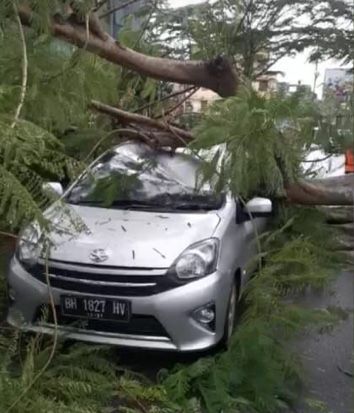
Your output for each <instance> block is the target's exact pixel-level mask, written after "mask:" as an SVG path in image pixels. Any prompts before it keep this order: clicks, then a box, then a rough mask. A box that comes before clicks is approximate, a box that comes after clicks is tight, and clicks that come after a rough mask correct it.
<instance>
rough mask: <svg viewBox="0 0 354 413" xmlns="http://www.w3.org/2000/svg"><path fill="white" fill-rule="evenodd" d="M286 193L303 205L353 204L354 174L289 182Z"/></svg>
mask: <svg viewBox="0 0 354 413" xmlns="http://www.w3.org/2000/svg"><path fill="white" fill-rule="evenodd" d="M286 194H287V199H288V200H289V202H291V203H295V204H301V205H353V203H354V174H352V175H346V176H336V177H333V178H327V179H319V180H313V181H301V182H299V183H295V184H289V185H288V186H287V187H286Z"/></svg>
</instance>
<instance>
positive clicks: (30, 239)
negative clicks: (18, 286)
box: [17, 224, 41, 266]
mask: <svg viewBox="0 0 354 413" xmlns="http://www.w3.org/2000/svg"><path fill="white" fill-rule="evenodd" d="M40 253H41V244H40V229H39V227H38V226H37V225H34V224H32V225H30V226H28V227H26V228H25V229H24V230H23V231H22V232H21V234H20V236H19V241H18V244H17V257H18V259H19V260H20V262H21V263H23V264H24V265H26V266H31V265H34V264H35V263H36V262H37V260H38V258H39V256H40Z"/></svg>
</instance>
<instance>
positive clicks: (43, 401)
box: [0, 331, 118, 413]
mask: <svg viewBox="0 0 354 413" xmlns="http://www.w3.org/2000/svg"><path fill="white" fill-rule="evenodd" d="M21 343H22V346H25V348H21V347H20V346H21ZM51 345H52V344H51V343H50V342H47V341H44V343H43V338H42V337H41V336H35V337H33V338H31V339H29V341H28V342H27V344H26V340H25V341H24V340H23V339H22V340H21V336H20V335H19V333H18V332H17V331H14V332H13V333H12V334H7V335H6V336H2V337H1V338H0V349H1V351H0V394H1V396H0V411H1V412H4V413H5V412H7V411H8V410H7V409H9V408H10V406H11V405H12V404H13V403H14V401H15V400H18V403H17V404H16V405H15V406H14V407H13V408H12V409H11V412H12V413H17V412H18V413H34V412H38V413H48V412H53V413H64V412H65V413H101V412H102V411H104V409H105V408H106V407H107V406H109V403H110V402H111V398H112V397H113V392H114V389H115V387H116V386H117V383H118V381H117V378H116V374H115V369H114V365H112V363H110V362H109V361H108V360H109V356H108V353H107V350H105V349H104V348H102V347H100V348H98V347H93V346H83V345H76V346H74V347H73V348H71V349H69V350H65V349H61V348H58V349H57V350H58V351H57V352H56V355H55V357H54V359H53V360H52V363H51V365H50V367H49V368H48V369H47V370H45V371H44V372H43V374H42V375H41V376H40V378H39V379H38V380H37V381H35V377H36V376H37V374H38V372H39V371H40V370H41V368H42V367H43V365H44V364H45V363H46V361H47V360H48V357H49V354H50V352H51ZM19 358H20V359H19ZM30 385H32V386H30ZM27 388H28V390H27V391H24V389H27ZM20 395H21V396H22V397H21V398H20V397H19V396H20ZM108 411H109V410H107V412H108Z"/></svg>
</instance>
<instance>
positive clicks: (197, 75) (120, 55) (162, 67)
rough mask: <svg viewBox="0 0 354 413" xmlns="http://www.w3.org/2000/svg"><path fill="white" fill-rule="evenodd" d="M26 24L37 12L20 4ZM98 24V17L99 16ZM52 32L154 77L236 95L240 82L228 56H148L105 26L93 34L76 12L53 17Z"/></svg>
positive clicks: (119, 63)
mask: <svg viewBox="0 0 354 413" xmlns="http://www.w3.org/2000/svg"><path fill="white" fill-rule="evenodd" d="M19 15H20V18H21V21H22V24H25V25H31V22H32V18H33V14H32V10H31V9H29V8H28V7H27V6H26V5H25V4H22V5H21V6H19ZM93 21H95V26H96V25H97V24H98V23H97V21H98V19H97V18H96V19H95V20H93ZM50 30H51V32H52V34H53V35H54V36H55V37H57V38H59V39H62V40H64V41H66V42H68V43H71V44H73V45H75V46H77V47H79V48H85V49H86V50H88V51H89V52H91V53H94V54H96V55H98V56H100V57H102V58H103V59H106V60H108V61H109V62H112V63H115V64H117V65H120V66H123V67H125V68H127V69H131V70H134V71H136V72H138V73H139V74H141V75H144V76H149V77H152V78H154V79H158V80H162V81H169V82H175V83H180V84H191V85H194V86H199V87H205V88H207V89H211V90H213V91H214V92H216V93H218V94H219V95H220V96H222V97H227V96H233V95H235V93H236V90H237V86H238V77H237V74H236V72H235V70H234V68H233V67H232V64H231V62H230V61H229V59H227V58H226V57H224V56H217V57H216V58H215V59H213V60H210V61H208V62H204V61H192V60H190V61H180V60H174V59H167V58H161V57H153V56H148V55H145V54H142V53H138V52H136V51H134V50H132V49H129V48H127V47H124V46H123V45H121V44H119V43H118V42H117V41H115V40H114V39H113V38H112V37H111V36H110V35H109V34H108V33H104V36H102V31H100V30H101V29H98V28H96V29H95V30H94V29H93V25H92V27H91V26H90V31H89V36H87V31H86V28H85V24H80V23H78V22H77V21H75V16H74V15H72V16H71V18H69V19H67V20H66V21H60V22H58V21H56V19H55V18H52V19H51V20H50Z"/></svg>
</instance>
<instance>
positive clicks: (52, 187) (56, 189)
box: [42, 182, 64, 197]
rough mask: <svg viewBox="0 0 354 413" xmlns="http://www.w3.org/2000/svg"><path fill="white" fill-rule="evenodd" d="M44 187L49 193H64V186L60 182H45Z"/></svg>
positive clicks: (56, 194) (57, 194)
mask: <svg viewBox="0 0 354 413" xmlns="http://www.w3.org/2000/svg"><path fill="white" fill-rule="evenodd" d="M42 189H43V191H44V192H46V193H47V194H48V195H54V196H57V197H61V196H62V195H63V193H64V190H63V187H62V185H61V183H60V182H46V183H45V184H43V186H42Z"/></svg>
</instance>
